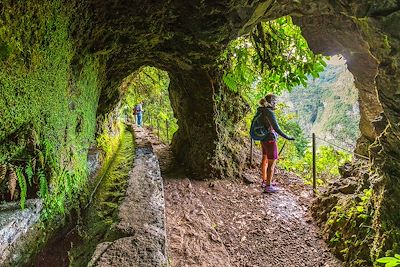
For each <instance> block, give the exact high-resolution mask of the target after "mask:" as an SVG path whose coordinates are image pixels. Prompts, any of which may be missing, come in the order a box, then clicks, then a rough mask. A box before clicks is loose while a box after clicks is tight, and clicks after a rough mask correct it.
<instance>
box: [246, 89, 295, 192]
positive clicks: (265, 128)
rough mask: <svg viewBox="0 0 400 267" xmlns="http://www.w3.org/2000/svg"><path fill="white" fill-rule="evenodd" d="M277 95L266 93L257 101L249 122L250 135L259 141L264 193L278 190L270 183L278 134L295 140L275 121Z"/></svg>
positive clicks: (276, 154) (275, 157) (276, 155)
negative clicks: (251, 119) (254, 111)
mask: <svg viewBox="0 0 400 267" xmlns="http://www.w3.org/2000/svg"><path fill="white" fill-rule="evenodd" d="M276 103H277V96H276V95H274V94H268V95H266V96H265V98H262V99H261V100H260V102H259V104H260V107H258V108H257V112H256V115H255V116H254V118H253V121H252V122H251V129H250V135H251V137H252V138H253V139H254V140H257V141H260V142H261V147H262V160H261V177H262V183H261V187H262V188H263V190H264V192H266V193H275V192H278V191H279V190H278V188H277V187H276V186H273V185H272V183H271V182H272V179H273V176H274V171H275V164H276V160H277V159H278V146H277V138H278V135H280V136H282V137H283V138H286V139H287V140H295V139H294V138H293V137H289V136H287V135H286V134H285V133H284V132H282V130H281V129H280V128H279V124H278V122H277V121H276V117H275V113H274V110H275V109H276Z"/></svg>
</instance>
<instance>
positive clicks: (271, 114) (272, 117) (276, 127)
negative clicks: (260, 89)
mask: <svg viewBox="0 0 400 267" xmlns="http://www.w3.org/2000/svg"><path fill="white" fill-rule="evenodd" d="M266 116H267V118H268V121H269V122H270V124H271V126H272V128H273V129H274V130H275V132H277V133H278V134H279V135H280V136H282V137H283V138H286V139H288V140H294V138H293V137H289V136H287V135H286V134H285V133H284V132H283V131H282V130H281V128H280V127H279V124H278V121H277V120H276V117H275V114H274V112H273V111H272V110H270V109H266Z"/></svg>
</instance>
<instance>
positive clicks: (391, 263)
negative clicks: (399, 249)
mask: <svg viewBox="0 0 400 267" xmlns="http://www.w3.org/2000/svg"><path fill="white" fill-rule="evenodd" d="M376 262H377V263H382V264H385V267H395V266H399V265H400V255H399V254H395V255H394V257H383V258H379V259H377V260H376Z"/></svg>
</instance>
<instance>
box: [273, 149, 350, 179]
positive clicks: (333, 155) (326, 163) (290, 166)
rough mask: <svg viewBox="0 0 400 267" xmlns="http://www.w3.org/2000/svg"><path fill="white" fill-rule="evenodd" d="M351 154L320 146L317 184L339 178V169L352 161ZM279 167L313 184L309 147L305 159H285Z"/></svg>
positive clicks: (317, 160) (317, 156)
mask: <svg viewBox="0 0 400 267" xmlns="http://www.w3.org/2000/svg"><path fill="white" fill-rule="evenodd" d="M351 158H352V156H351V154H349V153H347V152H344V151H339V150H335V149H334V148H333V147H331V146H318V148H317V153H316V172H317V177H318V179H317V183H318V185H323V184H325V183H326V182H329V181H331V180H333V179H334V178H336V177H338V176H339V169H338V167H339V166H341V165H343V164H344V163H345V162H348V161H350V160H351ZM279 165H280V166H281V167H283V168H285V169H286V170H289V171H293V172H295V173H296V174H298V175H299V176H300V177H303V178H304V179H305V180H306V181H307V182H308V183H310V184H311V183H312V172H311V168H312V151H311V148H310V147H309V148H308V149H307V150H306V151H305V153H304V156H303V157H297V158H296V157H285V158H284V159H283V160H281V161H280V163H279Z"/></svg>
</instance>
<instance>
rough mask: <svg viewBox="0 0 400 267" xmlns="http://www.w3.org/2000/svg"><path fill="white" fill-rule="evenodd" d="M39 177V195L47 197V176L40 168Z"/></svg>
mask: <svg viewBox="0 0 400 267" xmlns="http://www.w3.org/2000/svg"><path fill="white" fill-rule="evenodd" d="M38 177H39V192H38V196H39V197H40V198H45V197H46V196H47V190H48V189H47V188H48V186H47V179H46V176H45V175H44V173H43V171H42V170H40V171H39V172H38Z"/></svg>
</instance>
